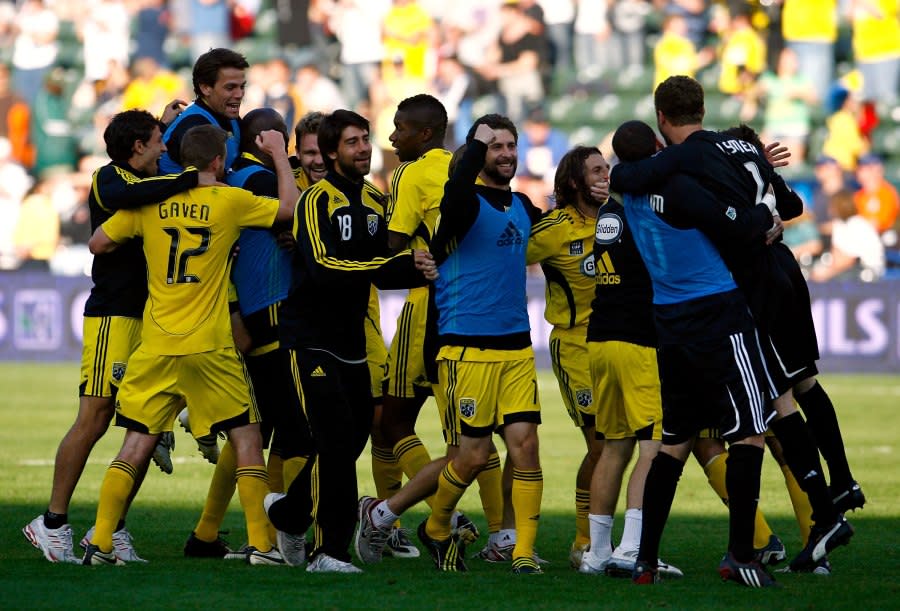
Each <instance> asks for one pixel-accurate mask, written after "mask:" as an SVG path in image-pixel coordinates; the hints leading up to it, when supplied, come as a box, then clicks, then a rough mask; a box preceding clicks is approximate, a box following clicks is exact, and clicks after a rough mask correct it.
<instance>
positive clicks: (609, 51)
mask: <svg viewBox="0 0 900 611" xmlns="http://www.w3.org/2000/svg"><path fill="white" fill-rule="evenodd" d="M610 4H611V2H610V1H609V0H578V11H577V13H576V15H575V26H574V30H575V40H574V52H575V71H576V74H577V77H578V82H579V83H582V84H588V83H592V82H594V81H596V80H597V79H598V78H600V76H601V75H602V74H603V73H604V72H607V71H609V70H612V69H614V68H616V67H617V65H616V58H615V53H614V51H613V41H612V24H611V23H610V16H609V10H610Z"/></svg>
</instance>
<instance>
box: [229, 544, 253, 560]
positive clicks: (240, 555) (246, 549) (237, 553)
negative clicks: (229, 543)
mask: <svg viewBox="0 0 900 611" xmlns="http://www.w3.org/2000/svg"><path fill="white" fill-rule="evenodd" d="M252 549H254V548H252V547H250V544H249V543H244V544H243V545H242V546H240V547H239V548H237V549H233V550H230V551H228V552H227V553H226V554H225V555H224V556H222V559H223V560H242V561H244V562H247V558H248V557H249V554H250V550H252Z"/></svg>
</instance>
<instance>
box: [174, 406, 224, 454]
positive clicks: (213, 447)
mask: <svg viewBox="0 0 900 611" xmlns="http://www.w3.org/2000/svg"><path fill="white" fill-rule="evenodd" d="M178 424H180V425H181V428H183V429H184V432H185V433H191V420H190V415H189V414H188V408H186V407H185V408H184V409H183V410H181V411H180V412H179V413H178ZM194 440H195V441H196V442H197V449H198V450H200V454H201V455H202V456H203V458H205V459H206V460H207V461H208V462H210V463H212V464H216V463H217V462H219V442H218V439H217V438H216V434H215V433H209V434H208V435H204V436H203V437H196V438H195V439H194Z"/></svg>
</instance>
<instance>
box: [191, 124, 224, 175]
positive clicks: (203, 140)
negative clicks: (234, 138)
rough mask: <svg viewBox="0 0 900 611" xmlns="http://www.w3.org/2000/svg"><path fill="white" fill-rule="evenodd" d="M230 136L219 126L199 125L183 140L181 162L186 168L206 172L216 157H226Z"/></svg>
mask: <svg viewBox="0 0 900 611" xmlns="http://www.w3.org/2000/svg"><path fill="white" fill-rule="evenodd" d="M227 141H228V134H227V133H226V132H225V130H224V129H222V128H221V127H219V126H218V125H212V124H209V123H207V124H205V125H197V126H196V127H192V128H191V129H189V130H187V131H186V132H184V136H182V138H181V162H182V165H183V166H184V167H187V166H194V167H195V168H197V169H198V170H200V171H203V170H205V169H206V168H208V167H209V164H210V163H212V161H213V159H215V158H216V157H220V156H221V157H223V158H224V157H225V155H226V153H227V145H226V142H227Z"/></svg>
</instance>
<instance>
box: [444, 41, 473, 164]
mask: <svg viewBox="0 0 900 611" xmlns="http://www.w3.org/2000/svg"><path fill="white" fill-rule="evenodd" d="M434 90H435V91H434V96H435V97H436V98H437V99H438V100H440V101H441V104H443V105H444V108H446V109H447V142H446V143H445V147H444V148H447V149H449V150H454V149H455V148H456V147H457V146H458V145H459V144H462V143H463V142H465V141H466V132H468V131H469V126H470V125H471V123H472V120H473V119H474V117H472V103H473V99H472V79H471V78H470V77H469V75H468V73H467V72H466V70H465V68H463V65H462V64H461V63H459V60H458V59H457V58H456V57H454V56H450V57H443V58H441V59H440V60H439V61H438V69H437V76H436V77H435V81H434Z"/></svg>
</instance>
